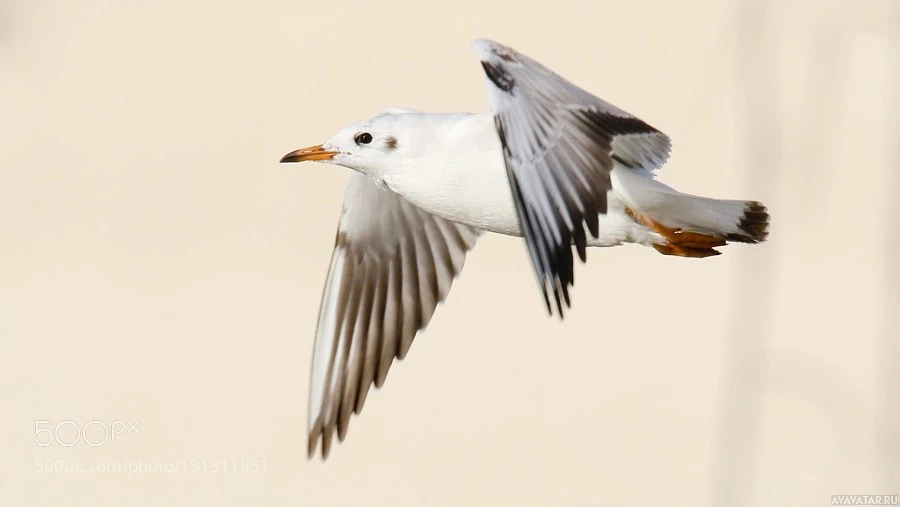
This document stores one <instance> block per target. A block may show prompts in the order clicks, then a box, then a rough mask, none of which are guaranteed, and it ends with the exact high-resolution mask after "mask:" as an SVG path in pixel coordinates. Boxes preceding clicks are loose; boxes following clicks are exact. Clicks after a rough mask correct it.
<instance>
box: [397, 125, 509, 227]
mask: <svg viewBox="0 0 900 507" xmlns="http://www.w3.org/2000/svg"><path fill="white" fill-rule="evenodd" d="M421 120H422V122H423V124H425V125H427V127H423V128H421V129H417V130H418V131H419V132H421V134H419V135H418V139H416V141H415V142H416V149H414V150H410V152H409V153H408V156H406V157H403V158H404V162H403V163H402V164H400V167H395V168H390V169H389V170H388V171H386V173H385V174H384V175H383V181H384V183H385V184H386V186H387V187H388V188H390V189H391V190H393V191H394V192H397V193H398V194H400V195H402V196H403V197H404V198H406V199H407V200H409V201H410V202H412V203H413V204H415V205H416V206H418V207H420V208H422V209H424V210H426V211H429V212H431V213H434V214H435V215H438V216H441V217H444V218H447V219H449V220H453V221H456V222H461V223H465V224H468V225H473V226H480V225H483V224H482V222H483V221H484V220H485V219H489V218H490V219H493V218H496V217H491V216H487V215H490V214H491V213H502V214H509V213H514V210H513V204H512V199H511V196H510V190H509V182H508V180H507V177H506V169H505V166H504V164H503V155H502V151H501V148H500V140H499V137H498V135H497V131H496V129H495V126H494V119H493V115H492V114H491V113H477V114H473V113H470V114H452V115H449V114H448V115H422V118H421Z"/></svg>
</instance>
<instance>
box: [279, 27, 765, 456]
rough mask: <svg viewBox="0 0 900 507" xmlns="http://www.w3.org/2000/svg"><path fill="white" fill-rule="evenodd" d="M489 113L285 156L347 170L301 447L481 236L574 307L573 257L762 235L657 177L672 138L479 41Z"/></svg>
mask: <svg viewBox="0 0 900 507" xmlns="http://www.w3.org/2000/svg"><path fill="white" fill-rule="evenodd" d="M474 47H475V51H476V53H477V55H478V57H479V59H480V60H481V66H482V68H483V69H484V74H485V77H486V78H487V79H486V83H487V88H488V94H489V96H490V101H491V106H492V111H490V112H485V113H459V114H430V113H420V112H417V111H413V110H409V109H396V108H394V109H387V110H385V111H383V112H381V113H380V114H378V115H376V116H375V117H373V118H370V119H367V120H363V121H360V122H357V123H354V124H353V125H350V126H348V127H346V128H344V129H342V130H341V131H339V132H338V133H337V134H335V135H334V136H333V137H332V138H331V139H329V140H328V141H326V142H324V143H322V144H320V145H316V146H312V147H309V148H303V149H299V150H296V151H293V152H291V153H288V154H287V155H285V156H284V158H282V159H281V162H303V161H317V162H328V163H332V164H337V165H341V166H344V167H347V168H350V169H352V170H353V171H354V172H353V174H352V176H351V179H350V182H349V184H348V186H347V189H346V192H345V194H344V205H343V211H342V214H341V217H340V221H339V223H338V230H337V238H336V240H335V246H334V253H333V254H332V257H331V266H330V267H329V269H328V278H327V281H326V284H325V290H324V293H323V295H322V302H321V308H320V310H319V319H318V324H317V329H316V342H315V347H314V351H313V361H312V375H311V382H310V393H309V419H308V425H309V426H308V430H309V440H308V454H309V457H310V458H311V457H313V456H314V455H315V452H316V448H317V444H318V442H319V441H320V439H321V443H322V445H321V450H322V451H321V452H322V459H325V458H327V457H328V453H329V450H330V448H331V445H332V441H333V439H334V435H335V433H337V437H338V439H339V440H343V439H344V437H345V435H346V432H347V426H348V423H349V420H350V414H351V413H357V414H358V413H359V412H360V411H361V410H362V407H363V404H364V403H365V400H366V394H367V393H368V391H369V388H370V386H371V385H372V384H373V383H374V384H375V387H376V388H378V387H381V385H382V383H383V382H384V379H385V376H386V375H387V372H388V369H389V368H390V366H391V363H392V362H393V360H394V358H397V359H403V358H404V357H405V356H406V353H407V352H408V351H409V347H410V344H411V343H412V341H413V338H414V337H415V336H416V334H417V333H418V332H419V330H421V329H423V328H424V327H425V326H426V325H427V324H428V321H429V320H430V319H431V316H432V314H433V313H434V310H435V307H436V306H437V304H438V303H439V302H441V301H443V300H444V298H445V297H446V296H447V293H448V292H449V290H450V285H451V284H452V282H453V280H454V278H455V277H456V275H458V274H459V272H460V270H461V269H462V267H463V263H464V261H465V257H466V253H467V252H468V251H469V250H470V249H471V248H472V247H473V246H474V245H475V242H476V240H477V239H478V237H479V235H480V234H481V233H483V232H485V231H487V232H493V233H497V234H505V235H508V236H519V237H524V238H525V245H526V246H527V249H528V253H529V255H530V258H531V263H532V266H533V267H534V272H535V274H536V275H537V280H538V284H539V286H540V289H541V292H542V294H543V299H544V301H545V303H546V305H547V310H548V311H549V312H550V313H551V315H552V314H553V313H554V309H555V311H556V313H557V314H558V315H559V317H560V318H562V317H563V316H564V311H565V310H566V309H567V308H569V307H570V295H569V287H570V286H572V284H573V267H574V266H573V265H574V258H575V255H576V252H577V255H578V257H579V258H580V259H581V261H582V262H584V261H585V260H586V255H587V247H600V246H616V245H620V244H623V243H639V244H641V245H646V246H649V247H653V248H655V249H656V250H657V251H659V252H660V253H663V254H666V255H676V256H681V257H698V258H699V257H708V256H712V255H718V254H719V253H720V252H718V251H717V250H716V248H717V247H720V246H724V245H725V244H726V243H727V242H742V243H757V242H760V241H763V240H765V238H766V235H767V233H768V224H769V214H768V213H767V211H766V207H765V206H763V205H762V204H761V203H759V202H757V201H741V200H723V199H712V198H707V197H699V196H695V195H689V194H684V193H681V192H678V191H677V190H675V189H673V188H671V187H669V186H666V185H664V184H663V183H661V182H659V181H657V180H656V179H655V171H656V170H657V169H659V168H660V167H661V166H662V165H663V164H664V163H665V162H666V160H667V158H668V155H669V149H670V146H671V143H670V141H669V137H668V136H666V135H665V134H663V133H662V132H660V131H659V130H657V129H656V128H654V127H652V126H651V125H649V124H648V123H646V122H644V121H643V120H641V119H639V118H637V117H635V116H634V115H632V114H629V113H627V112H625V111H623V110H622V109H619V108H618V107H616V106H614V105H612V104H610V103H608V102H605V101H603V100H601V99H599V98H597V97H595V96H593V95H591V94H590V93H588V92H587V91H585V90H583V89H581V88H579V87H577V86H576V85H574V84H572V83H570V82H569V81H566V80H565V79H564V78H562V77H560V76H559V75H557V74H555V73H554V72H553V71H551V70H550V69H548V68H547V67H544V66H543V65H541V64H540V63H538V62H536V61H535V60H532V59H531V58H529V57H527V56H525V55H523V54H521V53H518V52H516V51H514V50H513V49H511V48H509V47H506V46H503V45H501V44H498V43H496V42H493V41H490V40H484V39H480V40H476V41H475V42H474Z"/></svg>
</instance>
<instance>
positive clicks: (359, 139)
mask: <svg viewBox="0 0 900 507" xmlns="http://www.w3.org/2000/svg"><path fill="white" fill-rule="evenodd" d="M353 140H354V141H356V144H369V143H371V142H372V134H370V133H368V132H363V133H362V134H356V137H354V138H353Z"/></svg>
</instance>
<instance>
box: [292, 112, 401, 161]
mask: <svg viewBox="0 0 900 507" xmlns="http://www.w3.org/2000/svg"><path fill="white" fill-rule="evenodd" d="M409 113H410V112H408V111H406V110H386V111H384V112H382V113H380V114H378V115H377V116H375V117H373V118H369V119H367V120H362V121H359V122H356V123H353V124H352V125H349V126H347V127H344V128H343V129H341V130H340V131H338V132H337V133H336V134H334V135H333V136H331V138H330V139H328V140H327V141H325V142H324V143H322V144H318V145H315V146H310V147H308V148H301V149H299V150H295V151H292V152H290V153H288V154H287V155H285V156H284V157H282V159H281V162H282V163H284V162H306V161H313V162H330V163H332V164H337V165H341V166H344V167H348V168H350V169H353V170H356V171H359V172H361V173H364V174H369V175H375V174H378V173H382V172H383V171H384V168H386V167H389V166H392V165H395V164H396V163H397V160H398V159H399V158H400V157H398V155H399V154H401V153H403V152H404V151H405V149H404V147H405V146H407V145H408V144H409V143H408V141H409V140H408V139H406V138H407V135H406V134H404V132H408V131H409V129H406V128H404V124H405V123H406V122H404V121H402V118H400V117H402V116H404V115H407V114H409ZM405 141H406V142H405Z"/></svg>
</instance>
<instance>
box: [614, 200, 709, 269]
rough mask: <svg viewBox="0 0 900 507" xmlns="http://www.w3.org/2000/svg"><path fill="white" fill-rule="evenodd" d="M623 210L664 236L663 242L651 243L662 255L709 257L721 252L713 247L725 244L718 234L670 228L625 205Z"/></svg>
mask: <svg viewBox="0 0 900 507" xmlns="http://www.w3.org/2000/svg"><path fill="white" fill-rule="evenodd" d="M625 212H626V213H628V216H630V217H631V218H632V219H633V220H634V221H636V222H638V223H640V224H643V225H645V226H647V227H649V228H650V229H652V230H654V231H656V232H657V233H658V234H659V235H660V236H662V237H664V238H666V242H665V243H655V244H654V245H653V248H655V249H656V250H657V251H658V252H659V253H661V254H664V255H677V256H679V257H698V258H701V257H710V256H713V255H719V254H721V253H722V252H719V251H718V250H715V249H714V248H715V247H717V246H724V245H725V244H726V241H725V240H724V239H723V238H721V237H719V236H714V235H712V234H702V233H699V232H690V231H682V230H681V229H670V228H668V227H666V226H664V225H662V224H660V223H659V222H657V221H655V220H653V219H652V218H650V217H648V216H646V215H642V214H640V213H635V212H634V211H633V210H631V209H630V208H627V207H626V208H625Z"/></svg>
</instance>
